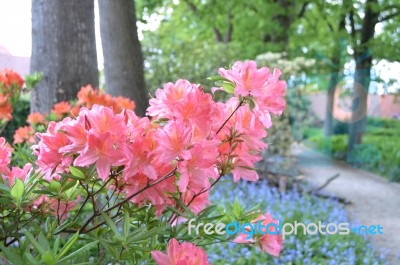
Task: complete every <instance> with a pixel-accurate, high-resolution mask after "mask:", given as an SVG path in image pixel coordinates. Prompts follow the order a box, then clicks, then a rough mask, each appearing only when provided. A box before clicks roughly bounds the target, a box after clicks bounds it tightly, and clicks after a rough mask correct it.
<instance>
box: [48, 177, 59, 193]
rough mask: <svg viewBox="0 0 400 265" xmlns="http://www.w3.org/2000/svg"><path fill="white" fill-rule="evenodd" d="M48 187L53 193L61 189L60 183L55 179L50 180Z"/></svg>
mask: <svg viewBox="0 0 400 265" xmlns="http://www.w3.org/2000/svg"><path fill="white" fill-rule="evenodd" d="M49 189H50V190H51V191H52V192H54V193H58V192H59V191H60V189H61V183H60V182H58V181H57V180H53V181H52V182H50V186H49Z"/></svg>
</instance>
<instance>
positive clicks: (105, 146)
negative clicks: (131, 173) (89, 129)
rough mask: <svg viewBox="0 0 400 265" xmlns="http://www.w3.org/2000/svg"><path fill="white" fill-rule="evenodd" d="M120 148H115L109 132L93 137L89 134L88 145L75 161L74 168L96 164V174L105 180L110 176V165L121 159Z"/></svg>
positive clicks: (93, 135)
mask: <svg viewBox="0 0 400 265" xmlns="http://www.w3.org/2000/svg"><path fill="white" fill-rule="evenodd" d="M122 158H123V157H122V152H121V150H120V147H118V146H116V145H115V144H114V143H113V141H112V138H111V134H110V133H109V132H106V133H102V134H100V135H95V134H91V133H89V135H88V143H87V145H86V147H85V149H84V150H83V152H82V154H81V155H80V156H79V157H78V158H76V159H75V161H74V165H75V166H81V167H84V166H89V165H92V164H94V163H96V169H97V174H98V175H99V177H100V178H101V179H103V180H106V179H107V178H108V176H109V174H110V168H111V165H113V164H115V163H117V162H118V161H120V160H121V159H122Z"/></svg>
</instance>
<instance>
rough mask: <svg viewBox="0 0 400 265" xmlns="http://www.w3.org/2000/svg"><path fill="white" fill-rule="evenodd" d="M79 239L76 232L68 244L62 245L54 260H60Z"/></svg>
mask: <svg viewBox="0 0 400 265" xmlns="http://www.w3.org/2000/svg"><path fill="white" fill-rule="evenodd" d="M78 238H79V232H76V233H75V235H73V236H72V237H71V238H70V239H69V240H68V242H67V243H66V244H65V245H64V247H63V248H62V249H61V251H60V253H58V255H57V257H56V260H59V259H60V258H62V256H64V255H65V254H66V253H67V252H68V250H69V249H70V248H71V247H72V245H73V244H74V243H75V242H76V240H78Z"/></svg>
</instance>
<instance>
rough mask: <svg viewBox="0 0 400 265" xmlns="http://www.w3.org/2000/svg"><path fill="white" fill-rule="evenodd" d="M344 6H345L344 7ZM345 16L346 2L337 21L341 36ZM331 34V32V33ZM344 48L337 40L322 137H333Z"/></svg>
mask: <svg viewBox="0 0 400 265" xmlns="http://www.w3.org/2000/svg"><path fill="white" fill-rule="evenodd" d="M345 4H346V5H345ZM346 14H347V2H346V3H343V14H342V16H341V19H340V21H339V25H338V33H339V35H341V33H342V32H345V30H346ZM332 33H333V32H332ZM345 49H346V47H345V46H344V45H343V44H342V40H341V39H340V38H339V39H338V40H337V46H336V47H335V48H334V49H333V57H332V60H331V61H332V64H333V72H332V73H331V78H330V81H329V87H328V92H327V94H326V96H327V104H326V114H325V121H324V135H325V137H328V136H331V135H333V106H334V104H335V92H336V86H337V84H338V83H339V80H340V79H341V77H340V76H341V75H340V72H341V70H342V66H343V64H344V59H343V58H342V57H343V56H342V53H343V50H345Z"/></svg>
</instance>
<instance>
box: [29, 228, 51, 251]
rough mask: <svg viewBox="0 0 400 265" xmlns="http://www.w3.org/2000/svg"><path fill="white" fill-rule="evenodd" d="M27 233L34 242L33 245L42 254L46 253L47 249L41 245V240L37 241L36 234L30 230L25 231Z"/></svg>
mask: <svg viewBox="0 0 400 265" xmlns="http://www.w3.org/2000/svg"><path fill="white" fill-rule="evenodd" d="M25 235H26V237H27V238H28V239H29V241H30V242H31V243H32V244H33V246H34V247H35V248H36V249H37V251H39V252H40V254H42V255H44V253H45V252H46V251H47V250H46V249H45V248H44V247H43V246H42V245H40V244H39V242H37V241H36V239H35V238H34V236H33V235H32V234H31V233H30V232H28V231H26V232H25Z"/></svg>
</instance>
